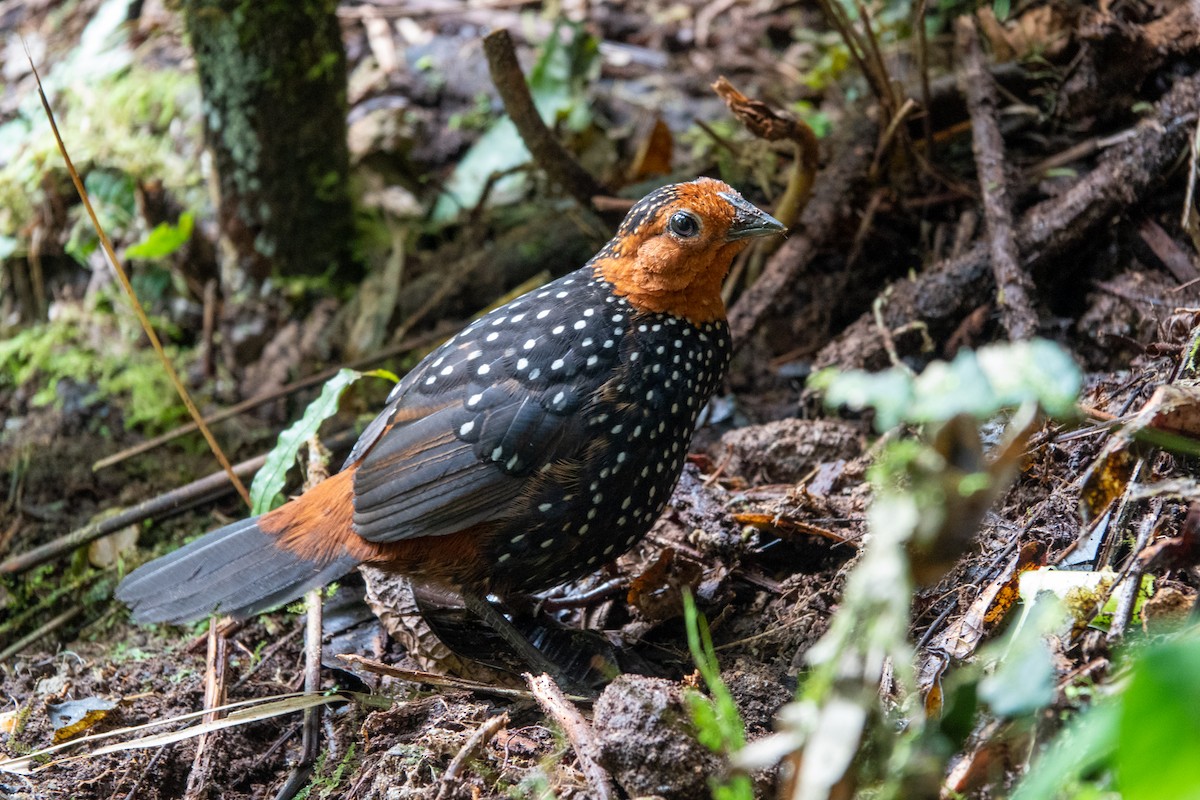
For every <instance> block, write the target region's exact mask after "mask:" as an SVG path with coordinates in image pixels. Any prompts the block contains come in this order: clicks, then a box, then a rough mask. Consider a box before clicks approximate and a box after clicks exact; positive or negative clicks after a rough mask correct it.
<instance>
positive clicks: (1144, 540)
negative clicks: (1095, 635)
mask: <svg viewBox="0 0 1200 800" xmlns="http://www.w3.org/2000/svg"><path fill="white" fill-rule="evenodd" d="M1162 505H1163V502H1162V498H1161V497H1155V498H1153V499H1152V500H1151V501H1150V508H1149V509H1147V510H1146V515H1145V516H1144V517H1142V524H1141V525H1139V526H1138V535H1137V541H1136V542H1135V543H1134V545H1133V551H1132V552H1131V553H1130V554H1129V566H1128V567H1127V568H1126V569H1125V571H1124V572H1125V574H1124V575H1123V576H1121V577H1120V578H1119V579H1118V581H1117V582H1115V583H1114V586H1116V587H1118V588H1119V589H1120V592H1119V594H1118V595H1117V608H1116V610H1115V611H1114V612H1113V615H1112V622H1111V624H1110V625H1109V627H1108V643H1109V644H1116V643H1117V642H1118V641H1120V640H1121V637H1122V636H1124V635H1125V629H1126V628H1127V627H1129V621H1130V620H1131V619H1133V609H1134V606H1135V605H1136V604H1137V596H1138V594H1139V593H1140V592H1141V591H1142V573H1143V572H1144V571H1145V564H1144V563H1143V561H1142V559H1141V558H1139V556H1140V555H1141V553H1142V551H1143V550H1145V549H1146V545H1148V544H1149V543H1150V537H1151V536H1153V534H1154V529H1155V527H1156V526H1157V525H1158V518H1159V515H1160V514H1161V513H1162Z"/></svg>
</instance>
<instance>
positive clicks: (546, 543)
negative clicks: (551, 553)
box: [542, 539, 554, 550]
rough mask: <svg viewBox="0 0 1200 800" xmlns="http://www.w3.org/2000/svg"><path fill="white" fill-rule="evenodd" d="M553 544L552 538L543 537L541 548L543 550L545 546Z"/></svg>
mask: <svg viewBox="0 0 1200 800" xmlns="http://www.w3.org/2000/svg"><path fill="white" fill-rule="evenodd" d="M553 544H554V540H553V539H543V540H542V549H543V550H545V549H546V548H547V547H550V546H552V545H553Z"/></svg>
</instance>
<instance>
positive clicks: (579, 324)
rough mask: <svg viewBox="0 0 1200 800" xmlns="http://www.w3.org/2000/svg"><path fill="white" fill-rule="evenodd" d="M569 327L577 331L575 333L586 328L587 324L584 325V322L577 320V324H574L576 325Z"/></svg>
mask: <svg viewBox="0 0 1200 800" xmlns="http://www.w3.org/2000/svg"><path fill="white" fill-rule="evenodd" d="M571 327H573V328H574V329H575V330H577V331H581V330H583V329H584V328H586V327H587V323H586V322H584V321H583V320H579V321H578V322H576V323H575V324H574V325H572V326H571Z"/></svg>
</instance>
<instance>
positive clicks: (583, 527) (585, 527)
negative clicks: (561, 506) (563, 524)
mask: <svg viewBox="0 0 1200 800" xmlns="http://www.w3.org/2000/svg"><path fill="white" fill-rule="evenodd" d="M579 532H580V533H587V532H588V524H587V523H586V522H585V523H583V524H582V525H580V526H579Z"/></svg>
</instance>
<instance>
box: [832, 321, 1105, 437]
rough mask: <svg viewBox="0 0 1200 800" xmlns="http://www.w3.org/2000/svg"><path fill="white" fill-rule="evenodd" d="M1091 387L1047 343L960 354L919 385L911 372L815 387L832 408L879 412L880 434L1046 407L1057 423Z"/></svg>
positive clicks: (934, 366)
mask: <svg viewBox="0 0 1200 800" xmlns="http://www.w3.org/2000/svg"><path fill="white" fill-rule="evenodd" d="M1082 383H1083V376H1082V373H1081V372H1080V371H1079V367H1077V366H1076V365H1075V362H1074V361H1073V360H1072V359H1071V357H1070V355H1068V354H1067V352H1066V351H1064V350H1063V349H1062V348H1061V347H1059V346H1058V345H1057V344H1055V343H1053V342H1049V341H1046V340H1043V339H1034V340H1032V341H1028V342H1014V343H1011V344H1010V343H1005V344H996V345H991V346H989V347H983V348H981V349H980V350H979V351H978V352H972V351H969V350H963V351H960V352H959V354H958V355H957V356H956V357H955V358H954V360H953V361H948V362H947V361H934V362H932V363H930V364H929V366H927V367H926V368H925V371H924V372H922V373H921V374H920V375H918V376H916V377H915V378H914V377H913V376H912V375H911V373H909V372H908V371H907V370H903V369H899V368H893V369H890V370H885V371H883V372H875V373H869V372H862V371H859V370H852V371H849V372H841V373H839V372H836V371H832V370H823V371H821V372H819V373H817V374H815V375H813V376H812V378H810V379H809V386H810V387H812V388H814V389H817V390H819V391H820V390H823V391H824V392H825V402H826V404H827V405H830V406H840V405H845V406H848V407H850V408H853V409H864V408H872V409H874V410H875V427H876V428H877V429H878V430H880V431H886V430H889V429H891V428H892V427H894V426H896V425H897V424H899V423H901V422H910V423H927V422H945V421H947V420H949V419H952V418H954V417H955V416H957V415H959V414H969V415H971V416H973V417H975V418H976V419H986V418H988V417H990V416H992V415H993V414H995V413H996V412H997V411H999V410H1000V409H1002V408H1008V407H1017V406H1020V405H1023V404H1024V403H1027V402H1036V403H1038V404H1039V405H1040V406H1041V407H1042V408H1043V409H1044V410H1045V411H1046V412H1047V413H1048V414H1050V415H1051V416H1056V417H1062V416H1067V415H1069V414H1070V413H1071V412H1072V409H1073V407H1074V403H1075V398H1076V397H1077V396H1078V394H1079V389H1080V387H1081V386H1082Z"/></svg>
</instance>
